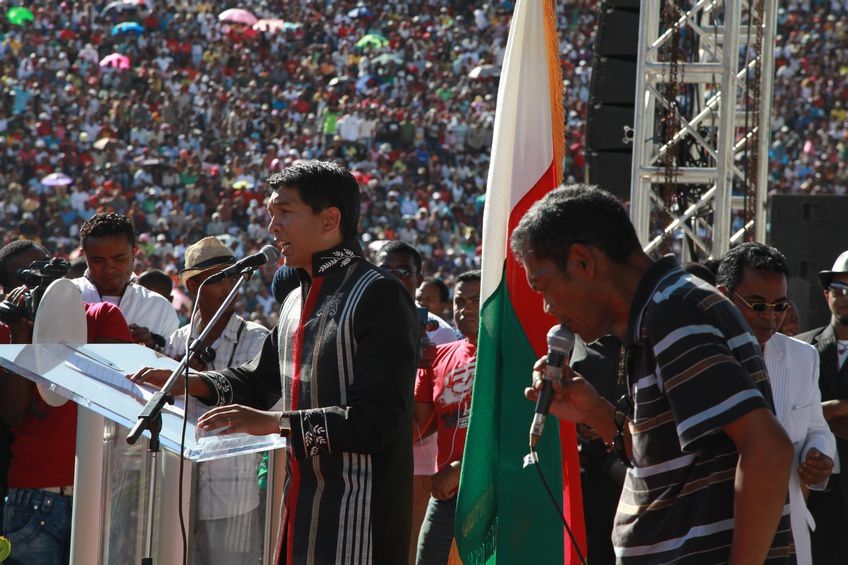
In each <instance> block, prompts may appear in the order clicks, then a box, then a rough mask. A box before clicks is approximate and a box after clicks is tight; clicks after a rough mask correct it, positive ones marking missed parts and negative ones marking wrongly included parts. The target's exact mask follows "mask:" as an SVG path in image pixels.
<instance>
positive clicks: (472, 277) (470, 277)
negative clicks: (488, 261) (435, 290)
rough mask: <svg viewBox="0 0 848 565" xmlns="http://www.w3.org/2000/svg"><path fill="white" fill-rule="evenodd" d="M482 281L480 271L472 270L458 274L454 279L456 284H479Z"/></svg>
mask: <svg viewBox="0 0 848 565" xmlns="http://www.w3.org/2000/svg"><path fill="white" fill-rule="evenodd" d="M482 279H483V274H482V272H481V271H480V269H472V270H470V271H465V272H464V273H460V275H459V276H457V277H456V282H457V284H459V283H461V282H470V281H477V282H480V281H481V280H482Z"/></svg>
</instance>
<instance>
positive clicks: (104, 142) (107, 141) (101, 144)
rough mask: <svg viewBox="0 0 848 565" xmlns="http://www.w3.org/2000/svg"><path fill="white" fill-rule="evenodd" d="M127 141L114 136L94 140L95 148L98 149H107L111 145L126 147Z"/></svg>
mask: <svg viewBox="0 0 848 565" xmlns="http://www.w3.org/2000/svg"><path fill="white" fill-rule="evenodd" d="M124 146H125V143H124V142H123V141H121V140H120V139H115V138H114V137H102V138H100V139H98V140H97V141H95V142H94V146H93V147H94V148H95V149H97V150H98V151H105V150H106V149H109V148H110V147H124Z"/></svg>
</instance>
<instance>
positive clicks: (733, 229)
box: [630, 0, 778, 259]
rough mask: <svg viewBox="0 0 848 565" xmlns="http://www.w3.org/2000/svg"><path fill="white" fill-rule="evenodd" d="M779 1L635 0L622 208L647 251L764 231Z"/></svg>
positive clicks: (702, 246)
mask: <svg viewBox="0 0 848 565" xmlns="http://www.w3.org/2000/svg"><path fill="white" fill-rule="evenodd" d="M777 4H778V3H777V2H775V1H774V0H688V1H687V0H684V1H680V0H671V1H670V0H642V8H641V17H640V24H639V25H640V30H639V46H638V60H637V71H636V109H635V115H634V127H633V130H634V131H633V169H632V173H631V201H630V216H631V219H632V220H633V224H634V225H635V226H636V232H637V234H638V235H639V238H640V240H641V241H642V242H643V243H644V244H645V251H646V252H648V253H649V254H654V255H656V254H659V253H664V252H675V253H676V254H678V255H679V256H680V257H681V258H682V259H689V258H692V259H705V258H710V257H712V258H720V257H721V256H722V255H723V254H724V253H725V252H726V251H727V250H728V248H729V247H730V245H731V244H735V243H737V242H741V241H747V240H754V241H764V240H765V227H766V226H765V217H766V214H765V205H766V202H765V200H766V193H767V191H766V183H767V180H768V148H769V143H770V135H771V134H770V128H769V122H770V119H769V118H770V114H771V99H772V81H773V75H774V40H775V37H774V36H775V30H776V27H777ZM761 132H762V133H761Z"/></svg>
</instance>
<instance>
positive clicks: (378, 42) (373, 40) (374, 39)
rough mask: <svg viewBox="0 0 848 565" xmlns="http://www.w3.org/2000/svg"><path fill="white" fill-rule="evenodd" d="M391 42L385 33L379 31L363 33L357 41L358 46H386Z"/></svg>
mask: <svg viewBox="0 0 848 565" xmlns="http://www.w3.org/2000/svg"><path fill="white" fill-rule="evenodd" d="M388 44H389V40H388V39H386V36H385V35H380V34H379V33H366V34H365V35H363V36H362V37H361V38H360V39H359V41H357V42H356V46H357V47H362V48H365V47H374V48H380V47H385V46H386V45H388Z"/></svg>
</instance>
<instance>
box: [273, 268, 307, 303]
mask: <svg viewBox="0 0 848 565" xmlns="http://www.w3.org/2000/svg"><path fill="white" fill-rule="evenodd" d="M299 286H300V278H299V277H298V276H297V270H296V269H295V268H293V267H289V266H287V265H282V266H280V268H279V269H277V272H275V273H274V279H273V280H272V281H271V294H273V295H274V300H276V301H277V302H278V303H279V304H282V303H283V302H285V301H286V296H288V295H289V293H290V292H291V291H293V290H294V289H296V288H298V287H299Z"/></svg>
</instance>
